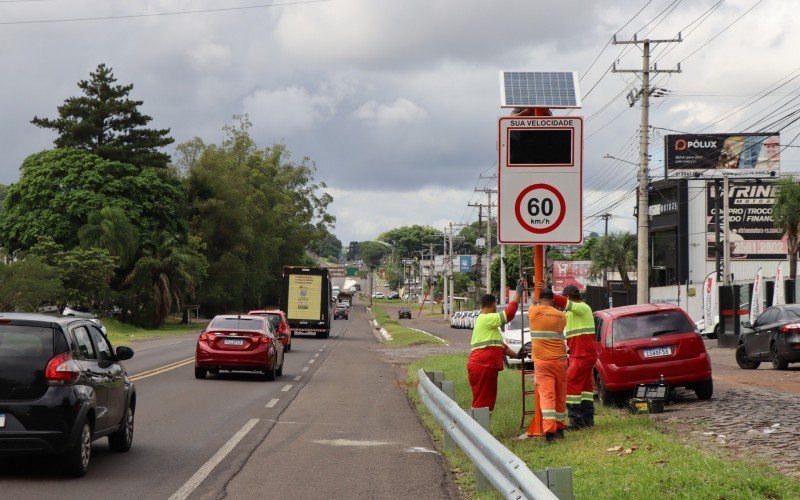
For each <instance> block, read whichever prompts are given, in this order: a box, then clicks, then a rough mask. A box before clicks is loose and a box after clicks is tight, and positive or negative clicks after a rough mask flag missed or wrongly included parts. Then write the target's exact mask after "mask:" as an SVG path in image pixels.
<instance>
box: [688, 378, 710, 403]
mask: <svg viewBox="0 0 800 500" xmlns="http://www.w3.org/2000/svg"><path fill="white" fill-rule="evenodd" d="M692 389H693V390H694V393H695V395H696V396H697V399H702V400H703V401H705V400H708V399H711V396H713V395H714V381H713V380H704V381H702V382H699V383H697V384H694V385H693V386H692Z"/></svg>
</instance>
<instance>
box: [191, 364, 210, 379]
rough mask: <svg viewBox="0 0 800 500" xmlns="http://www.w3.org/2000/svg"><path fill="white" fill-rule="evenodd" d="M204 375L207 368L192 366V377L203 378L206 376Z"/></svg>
mask: <svg viewBox="0 0 800 500" xmlns="http://www.w3.org/2000/svg"><path fill="white" fill-rule="evenodd" d="M206 375H208V370H206V369H205V368H199V367H197V366H195V367H194V378H199V379H203V378H206Z"/></svg>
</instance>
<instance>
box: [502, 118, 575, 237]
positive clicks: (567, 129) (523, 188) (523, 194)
mask: <svg viewBox="0 0 800 500" xmlns="http://www.w3.org/2000/svg"><path fill="white" fill-rule="evenodd" d="M498 129H499V137H498V144H499V151H498V154H499V157H498V161H497V163H498V169H499V220H498V235H497V239H498V240H499V241H500V242H501V243H514V244H577V243H580V242H581V241H583V118H580V117H576V116H547V117H529V116H524V117H506V118H500V120H499V127H498Z"/></svg>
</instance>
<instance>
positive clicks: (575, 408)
mask: <svg viewBox="0 0 800 500" xmlns="http://www.w3.org/2000/svg"><path fill="white" fill-rule="evenodd" d="M567 413H568V414H569V427H570V430H577V429H581V428H583V427H585V426H586V423H585V422H584V407H583V404H573V405H567Z"/></svg>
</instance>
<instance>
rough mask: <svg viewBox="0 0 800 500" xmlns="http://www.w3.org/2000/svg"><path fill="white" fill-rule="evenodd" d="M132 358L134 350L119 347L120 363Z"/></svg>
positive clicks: (118, 357) (122, 346) (118, 358)
mask: <svg viewBox="0 0 800 500" xmlns="http://www.w3.org/2000/svg"><path fill="white" fill-rule="evenodd" d="M132 357H133V349H131V348H130V347H127V346H124V345H121V346H119V347H117V360H118V361H125V360H126V359H131V358H132Z"/></svg>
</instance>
